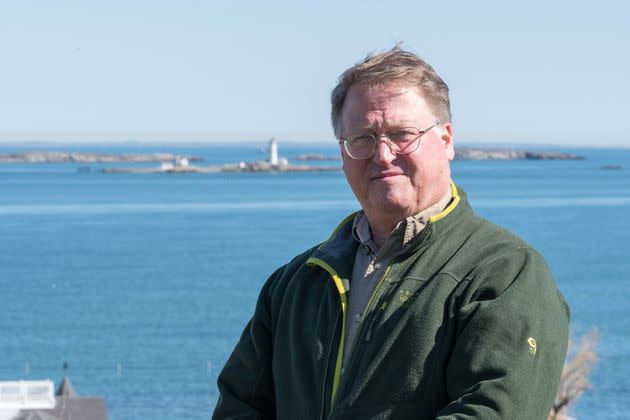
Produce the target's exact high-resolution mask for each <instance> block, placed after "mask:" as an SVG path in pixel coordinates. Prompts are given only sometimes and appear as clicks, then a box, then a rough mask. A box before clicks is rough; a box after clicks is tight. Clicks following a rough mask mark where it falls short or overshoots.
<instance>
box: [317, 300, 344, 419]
mask: <svg viewBox="0 0 630 420" xmlns="http://www.w3.org/2000/svg"><path fill="white" fill-rule="evenodd" d="M339 318H341V310H339V314H338V315H337V318H335V323H334V324H333V329H332V332H331V333H330V337H329V339H328V342H329V345H328V351H327V352H326V360H325V361H324V378H323V380H322V391H321V397H320V400H321V403H320V409H319V413H320V414H319V416H318V418H320V419H321V420H325V418H326V417H325V413H326V411H325V407H326V380H327V379H328V370H329V366H328V364H329V363H330V354H331V353H332V350H333V343H334V340H335V332H336V331H337V325H339Z"/></svg>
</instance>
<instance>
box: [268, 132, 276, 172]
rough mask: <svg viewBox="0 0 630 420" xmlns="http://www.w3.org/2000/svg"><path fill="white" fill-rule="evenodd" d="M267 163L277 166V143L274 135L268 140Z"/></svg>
mask: <svg viewBox="0 0 630 420" xmlns="http://www.w3.org/2000/svg"><path fill="white" fill-rule="evenodd" d="M269 164H270V165H271V166H278V143H277V142H276V138H275V137H272V138H271V140H269Z"/></svg>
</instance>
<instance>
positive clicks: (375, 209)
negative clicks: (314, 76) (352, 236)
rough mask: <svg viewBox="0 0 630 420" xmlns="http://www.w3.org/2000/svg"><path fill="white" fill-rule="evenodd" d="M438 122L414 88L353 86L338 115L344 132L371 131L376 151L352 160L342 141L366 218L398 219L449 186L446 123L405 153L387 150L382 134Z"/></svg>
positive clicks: (422, 206)
mask: <svg viewBox="0 0 630 420" xmlns="http://www.w3.org/2000/svg"><path fill="white" fill-rule="evenodd" d="M435 121H436V118H435V117H434V116H433V113H432V112H431V110H430V109H429V106H428V104H427V103H426V101H425V100H424V98H423V97H422V95H421V93H420V90H419V89H418V88H417V87H413V86H405V85H400V84H390V85H384V86H381V87H374V88H371V87H368V86H365V85H354V86H352V87H351V88H350V90H349V92H348V96H347V97H346V101H345V103H344V106H343V110H342V115H341V124H342V125H341V129H342V135H343V136H349V135H353V134H359V133H373V134H375V135H376V136H377V137H378V140H380V141H379V143H378V144H377V146H376V151H375V153H374V156H372V157H371V158H369V159H363V160H356V159H353V158H351V157H350V156H348V154H347V153H346V152H345V150H344V148H343V146H341V149H342V155H343V170H344V172H345V174H346V178H347V179H348V183H349V184H350V186H351V187H352V191H354V194H355V195H356V197H357V199H358V200H359V202H360V203H361V206H362V207H363V210H364V211H365V212H366V214H367V216H368V220H370V223H371V224H372V223H381V221H388V223H390V224H391V223H397V222H399V221H400V220H402V219H404V218H406V217H408V216H412V215H415V214H417V213H419V212H421V211H422V210H424V209H426V208H428V207H430V206H432V205H433V204H435V203H436V202H438V201H439V200H440V199H441V198H442V197H443V196H444V194H446V192H447V191H448V188H450V166H449V164H450V160H452V159H453V157H454V153H455V152H454V148H453V136H452V129H451V124H450V123H443V124H440V125H439V126H437V127H435V128H433V129H432V130H430V131H429V132H427V133H426V134H424V135H423V136H422V138H421V140H420V146H419V147H418V149H417V150H416V151H415V152H413V153H410V154H407V155H395V154H394V153H392V152H391V150H390V149H389V147H388V146H387V144H386V143H385V141H384V138H383V137H382V135H383V134H384V133H385V132H388V131H390V130H392V129H395V128H402V127H416V128H418V129H420V130H424V129H426V128H428V127H430V126H432V125H433V124H434V123H435Z"/></svg>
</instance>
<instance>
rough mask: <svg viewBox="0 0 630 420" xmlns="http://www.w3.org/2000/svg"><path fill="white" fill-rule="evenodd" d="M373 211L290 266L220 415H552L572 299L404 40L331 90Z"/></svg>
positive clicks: (352, 166)
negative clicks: (521, 233)
mask: <svg viewBox="0 0 630 420" xmlns="http://www.w3.org/2000/svg"><path fill="white" fill-rule="evenodd" d="M332 123H333V128H334V131H335V135H336V136H337V137H338V138H339V140H340V145H341V146H340V147H341V153H342V155H343V169H344V172H345V175H346V177H347V179H348V183H349V184H350V186H351V187H352V190H353V192H354V194H355V195H356V197H357V199H358V201H359V203H360V204H361V207H362V211H360V212H358V213H356V214H353V215H351V216H349V217H348V218H346V220H344V221H343V222H341V224H340V225H339V227H337V229H336V230H335V231H334V232H333V233H332V235H331V236H330V238H329V239H328V240H327V241H326V242H324V243H323V244H321V245H319V246H317V247H315V248H313V249H311V250H309V251H307V252H305V253H304V254H302V255H299V256H297V257H296V258H295V259H293V260H292V261H291V262H289V263H288V264H287V265H285V266H283V267H281V268H280V269H278V270H277V271H276V272H275V273H274V274H272V276H271V277H270V278H269V279H268V281H267V282H266V284H265V286H264V287H263V289H262V291H261V293H260V297H259V300H258V303H257V306H256V310H255V313H254V316H253V317H252V319H251V321H250V322H249V324H248V325H247V327H246V328H245V331H244V332H243V335H242V336H241V339H240V341H239V343H238V344H237V346H236V349H235V350H234V352H233V354H232V355H231V357H230V359H229V360H228V362H227V363H226V365H225V367H224V369H223V371H222V372H221V374H220V376H219V380H218V384H219V391H220V398H219V402H218V404H217V407H216V409H215V412H214V418H215V419H232V418H234V419H235V418H239V419H245V418H248V419H249V418H251V419H267V418H268V419H273V418H277V419H292V420H294V419H301V420H306V419H361V420H363V419H432V418H438V419H447V418H448V419H456V418H457V419H464V418H481V419H495V418H496V419H546V418H547V414H548V413H549V410H550V407H551V404H552V402H553V399H554V395H555V392H556V388H557V387H558V383H559V378H560V373H561V370H562V366H563V362H564V357H565V355H566V346H567V329H568V308H567V306H566V304H565V303H564V300H563V298H562V296H561V295H560V293H559V291H558V290H557V289H556V286H555V284H554V282H553V279H552V278H551V275H550V274H549V271H548V269H547V267H546V265H545V262H544V260H543V258H542V257H541V256H540V255H539V254H538V253H537V252H536V251H535V250H534V249H532V248H531V247H530V246H529V245H528V244H526V243H525V242H523V241H522V240H520V239H519V238H517V237H516V236H515V235H513V234H511V233H510V232H507V231H506V230H504V229H502V228H499V227H497V226H495V225H493V224H491V223H490V222H488V221H486V220H484V219H482V218H480V217H478V216H476V215H475V214H474V213H473V211H472V209H471V207H470V205H469V204H468V202H467V199H466V194H465V193H464V192H463V191H462V190H461V189H460V188H458V187H457V186H455V184H454V183H452V182H451V177H450V161H451V160H452V159H453V157H454V148H453V147H454V145H453V128H452V124H451V115H450V105H449V97H448V87H447V85H446V84H445V83H444V82H443V81H442V79H441V78H440V77H439V76H438V75H437V74H436V73H435V71H434V70H433V68H431V67H430V66H429V65H428V64H426V63H425V62H424V61H422V60H421V59H419V58H418V57H417V56H415V55H414V54H412V53H409V52H406V51H402V50H400V49H399V48H394V49H393V50H390V51H388V52H385V53H382V54H377V55H373V56H370V57H368V58H366V59H365V60H364V61H363V62H361V63H359V64H357V65H355V66H354V67H352V68H350V69H348V70H347V71H346V72H345V73H343V74H342V76H341V77H340V79H339V84H338V86H337V87H336V88H335V89H334V91H333V93H332Z"/></svg>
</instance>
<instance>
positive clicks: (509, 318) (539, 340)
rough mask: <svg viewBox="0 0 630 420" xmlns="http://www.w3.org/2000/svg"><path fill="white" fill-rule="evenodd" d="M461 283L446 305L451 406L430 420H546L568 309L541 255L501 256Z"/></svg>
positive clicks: (515, 252)
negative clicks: (452, 328)
mask: <svg viewBox="0 0 630 420" xmlns="http://www.w3.org/2000/svg"><path fill="white" fill-rule="evenodd" d="M501 254H502V255H499V256H497V257H494V258H492V260H491V261H489V262H487V263H485V264H484V266H483V267H482V268H480V269H479V270H477V272H475V273H472V274H471V277H470V278H469V279H468V280H466V281H464V282H463V283H462V284H461V285H460V286H461V295H460V298H459V299H458V300H459V302H458V304H457V305H453V306H454V307H455V308H456V309H453V313H452V316H453V319H455V322H456V325H457V326H456V342H455V345H454V348H453V351H452V353H451V356H450V358H449V362H448V364H447V368H446V372H445V375H446V388H447V392H448V397H449V401H450V403H449V404H448V405H446V406H445V407H444V408H443V409H442V410H440V412H439V413H438V416H437V419H440V420H445V419H480V418H483V419H542V420H544V419H547V416H548V414H549V411H550V409H551V405H552V403H553V400H554V397H555V394H556V391H557V388H558V385H559V382H560V375H561V372H562V367H563V364H564V359H565V356H566V351H567V344H568V322H569V310H568V307H567V305H566V303H565V301H564V299H563V297H562V295H561V294H560V292H559V291H558V290H557V288H556V286H555V283H554V281H553V279H552V277H551V274H550V273H549V270H548V269H547V266H546V264H545V262H544V260H543V258H542V257H541V256H540V255H539V254H538V253H536V252H535V251H534V250H532V249H529V248H517V249H513V250H511V251H505V252H502V253H501Z"/></svg>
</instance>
